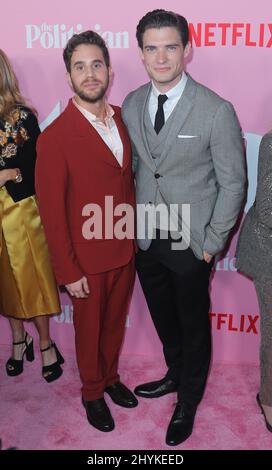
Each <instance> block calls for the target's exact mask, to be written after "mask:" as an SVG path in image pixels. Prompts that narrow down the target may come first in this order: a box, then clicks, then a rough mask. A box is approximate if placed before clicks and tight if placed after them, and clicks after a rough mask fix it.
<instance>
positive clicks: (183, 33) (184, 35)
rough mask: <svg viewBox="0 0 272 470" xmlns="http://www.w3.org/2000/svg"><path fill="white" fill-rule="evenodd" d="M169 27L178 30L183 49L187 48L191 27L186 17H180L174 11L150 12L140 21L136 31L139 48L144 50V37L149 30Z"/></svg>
mask: <svg viewBox="0 0 272 470" xmlns="http://www.w3.org/2000/svg"><path fill="white" fill-rule="evenodd" d="M169 26H170V27H172V28H176V29H177V30H178V32H179V34H180V38H181V42H182V44H183V47H185V46H187V44H188V42H189V27H188V22H187V20H186V18H184V16H181V15H178V14H177V13H174V12H173V11H166V10H153V11H149V12H148V13H147V14H146V15H145V16H143V18H142V19H141V20H140V21H139V23H138V25H137V30H136V38H137V41H138V46H139V47H140V48H141V49H143V35H144V33H145V31H146V30H147V29H150V28H158V29H159V28H165V27H169Z"/></svg>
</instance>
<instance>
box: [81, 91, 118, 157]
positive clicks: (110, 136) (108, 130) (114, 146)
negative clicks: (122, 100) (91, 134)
mask: <svg viewBox="0 0 272 470" xmlns="http://www.w3.org/2000/svg"><path fill="white" fill-rule="evenodd" d="M73 103H74V105H75V106H76V107H77V108H78V109H79V111H80V112H81V113H82V114H83V116H84V117H85V118H86V119H87V120H88V121H89V123H90V124H91V125H92V126H93V127H94V129H95V130H96V131H97V132H98V134H99V135H100V137H101V138H102V139H103V140H104V142H105V144H106V145H107V146H108V147H109V149H110V150H111V151H112V153H113V155H114V156H115V158H116V160H117V161H118V163H119V165H120V166H122V165H123V143H122V140H121V137H120V135H119V131H118V127H117V125H116V123H115V121H114V119H113V116H114V114H115V113H114V110H113V109H112V107H111V106H110V105H109V104H108V103H107V102H106V103H105V105H106V118H105V123H104V122H103V121H101V120H100V119H99V118H98V117H97V116H95V114H93V113H91V112H90V111H87V110H86V109H85V108H83V107H82V106H80V105H79V104H78V103H77V102H76V101H75V99H73Z"/></svg>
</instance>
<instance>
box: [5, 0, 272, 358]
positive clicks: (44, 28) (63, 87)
mask: <svg viewBox="0 0 272 470" xmlns="http://www.w3.org/2000/svg"><path fill="white" fill-rule="evenodd" d="M155 8H165V9H168V10H173V11H176V12H178V13H180V14H182V15H184V16H185V17H186V18H187V19H188V21H189V23H190V29H191V36H192V45H193V52H192V55H191V57H190V59H189V61H188V64H187V70H188V72H189V73H190V74H191V75H192V76H193V78H195V79H196V80H198V81H200V82H201V83H203V84H204V85H206V86H208V87H210V88H212V89H213V90H214V91H216V92H217V93H219V94H220V95H222V96H223V97H224V98H226V99H228V100H230V101H231V102H232V103H233V104H234V106H235V109H236V111H237V114H238V117H239V119H240V123H241V126H242V129H243V132H244V136H245V140H246V147H247V162H248V176H249V188H248V199H247V204H246V207H245V211H247V210H248V208H249V207H250V205H251V204H252V202H253V200H254V197H255V189H256V169H257V158H258V148H259V143H260V139H261V136H262V135H263V134H264V133H265V132H266V131H268V130H269V129H270V128H271V127H272V106H271V105H272V85H271V77H272V18H271V1H270V0H260V1H259V2H257V3H254V2H252V3H251V2H248V0H239V1H237V0H228V2H218V1H217V0H197V1H194V2H179V1H178V0H167V1H159V0H149V1H148V2H146V1H145V0H138V1H137V2H129V1H126V0H113V1H107V0H106V1H105V0H104V1H103V2H92V1H89V0H77V1H76V2H67V1H65V0H59V1H52V0H47V1H46V2H41V1H39V2H37V1H36V0H24V2H15V3H14V2H5V6H4V8H2V9H1V15H0V47H1V48H2V49H3V50H4V51H5V52H6V53H7V55H8V56H9V57H10V59H11V61H12V64H13V66H14V68H15V70H16V73H17V75H18V78H19V81H20V86H21V90H22V92H23V94H24V96H25V97H27V98H28V99H29V100H30V101H31V102H32V104H33V105H34V106H35V107H36V109H37V110H38V112H39V122H40V126H41V129H43V128H44V127H46V125H48V124H49V123H50V122H51V121H52V120H53V119H54V118H56V117H57V116H58V115H59V113H60V112H61V111H62V110H63V109H64V107H65V106H66V103H67V100H68V98H69V97H70V95H71V92H70V89H69V87H68V85H67V83H66V78H65V68H64V64H63V60H62V50H63V47H64V46H65V44H66V42H67V39H68V38H69V37H70V36H71V35H72V34H73V33H77V32H80V31H84V30H87V29H93V30H95V31H96V32H98V33H99V34H101V35H102V36H103V37H104V39H105V40H106V42H107V44H108V47H109V48H110V54H111V60H112V65H113V69H114V74H115V75H114V82H113V85H112V87H111V90H110V101H111V102H112V103H114V104H121V103H122V101H123V99H124V98H125V96H126V95H127V93H128V92H129V91H131V90H132V89H135V88H136V87H138V86H139V85H141V84H143V83H145V82H146V81H147V76H146V73H145V70H144V67H143V65H142V63H141V60H140V58H139V55H138V50H137V43H136V39H135V28H136V24H137V23H138V20H139V19H140V18H141V17H142V16H143V15H144V14H145V13H146V12H147V11H149V10H152V9H155ZM52 171H53V169H52ZM48 190H49V191H50V188H48ZM236 239H237V237H236V236H235V237H234V238H233V240H232V242H231V244H230V247H229V249H228V250H227V251H226V253H225V257H224V258H223V259H220V260H219V259H218V260H217V263H216V269H215V273H214V276H213V280H212V284H211V295H212V306H211V322H212V330H213V343H214V353H213V357H214V361H215V362H229V363H237V362H257V360H258V345H259V327H260V324H259V314H258V304H257V299H256V295H255V291H254V288H253V285H252V283H251V281H249V280H248V279H246V278H244V277H243V276H241V275H240V274H238V273H237V272H236V271H235V267H234V253H235V246H236ZM0 275H1V276H2V275H4V273H0ZM61 301H62V314H61V315H60V316H59V317H55V318H53V319H52V321H51V325H52V337H54V339H55V340H56V341H57V342H58V344H60V346H61V347H62V348H64V349H65V348H66V349H73V348H74V332H73V325H72V316H73V313H72V307H71V304H70V301H69V299H68V297H67V295H66V294H61ZM30 330H32V328H30ZM10 340H11V339H10V332H9V329H8V325H7V320H6V319H5V318H3V317H1V318H0V343H1V344H2V345H8V344H9V343H10ZM123 354H145V355H150V356H151V355H153V356H160V355H161V354H162V352H161V346H160V344H159V341H158V339H157V337H156V333H155V331H154V327H153V325H152V322H151V320H150V317H149V313H148V309H147V306H146V303H145V300H144V297H143V294H142V291H141V288H140V286H139V284H138V283H136V285H135V290H134V295H133V300H132V304H131V308H130V312H129V315H128V319H127V331H126V338H125V342H124V347H123Z"/></svg>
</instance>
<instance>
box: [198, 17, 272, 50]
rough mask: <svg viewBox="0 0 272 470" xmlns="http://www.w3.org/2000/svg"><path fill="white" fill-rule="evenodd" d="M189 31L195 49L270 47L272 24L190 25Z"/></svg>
mask: <svg viewBox="0 0 272 470" xmlns="http://www.w3.org/2000/svg"><path fill="white" fill-rule="evenodd" d="M189 30H190V38H191V41H192V45H193V46H195V47H202V46H206V47H209V46H210V47H212V46H246V47H265V48H271V47H272V23H260V24H251V23H196V24H192V23H190V24H189Z"/></svg>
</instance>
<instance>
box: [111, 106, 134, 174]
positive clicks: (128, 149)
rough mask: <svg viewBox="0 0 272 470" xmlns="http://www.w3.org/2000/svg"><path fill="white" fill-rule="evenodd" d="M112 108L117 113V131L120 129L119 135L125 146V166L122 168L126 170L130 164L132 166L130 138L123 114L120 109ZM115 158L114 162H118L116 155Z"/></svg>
mask: <svg viewBox="0 0 272 470" xmlns="http://www.w3.org/2000/svg"><path fill="white" fill-rule="evenodd" d="M112 108H113V109H114V112H115V114H114V117H113V118H114V121H115V124H116V126H117V129H118V132H119V135H120V139H121V141H122V144H123V166H122V168H126V167H127V166H128V165H129V164H130V165H131V146H130V140H129V137H128V133H127V130H126V127H125V125H124V124H123V121H122V119H121V113H120V110H119V108H116V107H115V106H112ZM111 153H112V152H111ZM113 158H114V160H116V158H115V157H114V155H113ZM116 161H117V160H116ZM118 166H120V165H119V164H118Z"/></svg>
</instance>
